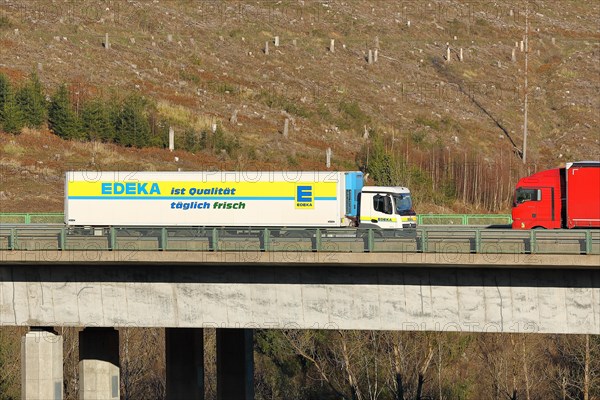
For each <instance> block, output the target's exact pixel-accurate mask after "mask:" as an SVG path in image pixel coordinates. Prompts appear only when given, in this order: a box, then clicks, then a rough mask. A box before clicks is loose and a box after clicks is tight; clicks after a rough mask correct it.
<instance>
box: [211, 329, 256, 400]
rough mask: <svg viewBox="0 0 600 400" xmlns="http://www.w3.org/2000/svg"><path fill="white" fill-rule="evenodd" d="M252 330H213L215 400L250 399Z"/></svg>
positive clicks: (252, 380)
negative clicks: (214, 339)
mask: <svg viewBox="0 0 600 400" xmlns="http://www.w3.org/2000/svg"><path fill="white" fill-rule="evenodd" d="M253 336H254V334H253V331H252V329H217V400H253V399H254V341H253Z"/></svg>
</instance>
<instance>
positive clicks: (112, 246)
mask: <svg viewBox="0 0 600 400" xmlns="http://www.w3.org/2000/svg"><path fill="white" fill-rule="evenodd" d="M108 248H109V250H111V251H112V250H116V249H117V233H116V231H115V227H114V226H111V227H110V228H108Z"/></svg>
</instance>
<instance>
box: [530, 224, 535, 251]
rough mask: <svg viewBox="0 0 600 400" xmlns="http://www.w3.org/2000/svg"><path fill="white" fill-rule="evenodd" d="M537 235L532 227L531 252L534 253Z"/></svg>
mask: <svg viewBox="0 0 600 400" xmlns="http://www.w3.org/2000/svg"><path fill="white" fill-rule="evenodd" d="M535 242H536V237H535V229H531V230H530V231H529V253H530V254H534V253H535V252H536V250H535V248H536V243H535Z"/></svg>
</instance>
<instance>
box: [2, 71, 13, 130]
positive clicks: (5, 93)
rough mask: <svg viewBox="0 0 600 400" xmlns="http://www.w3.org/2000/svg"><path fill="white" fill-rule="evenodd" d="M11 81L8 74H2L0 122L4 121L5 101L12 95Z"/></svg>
mask: <svg viewBox="0 0 600 400" xmlns="http://www.w3.org/2000/svg"><path fill="white" fill-rule="evenodd" d="M10 91H11V88H10V82H9V80H8V78H7V77H6V75H4V74H0V124H2V121H4V117H3V116H4V103H5V102H6V99H7V98H8V97H9V95H10Z"/></svg>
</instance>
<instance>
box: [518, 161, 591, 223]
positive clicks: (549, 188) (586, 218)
mask: <svg viewBox="0 0 600 400" xmlns="http://www.w3.org/2000/svg"><path fill="white" fill-rule="evenodd" d="M512 219H513V223H512V227H513V229H533V228H545V229H558V228H569V229H570V228H600V162H599V161H580V162H573V163H567V164H566V165H565V167H563V168H555V169H550V170H547V171H541V172H538V173H536V174H533V175H531V176H528V177H525V178H522V179H521V180H519V182H518V183H517V188H516V190H515V197H514V201H513V208H512Z"/></svg>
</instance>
